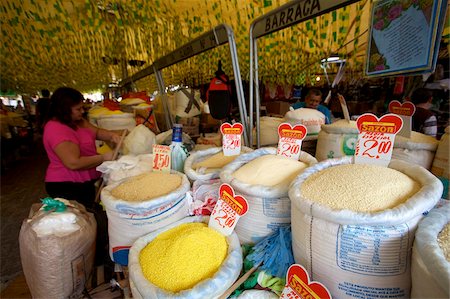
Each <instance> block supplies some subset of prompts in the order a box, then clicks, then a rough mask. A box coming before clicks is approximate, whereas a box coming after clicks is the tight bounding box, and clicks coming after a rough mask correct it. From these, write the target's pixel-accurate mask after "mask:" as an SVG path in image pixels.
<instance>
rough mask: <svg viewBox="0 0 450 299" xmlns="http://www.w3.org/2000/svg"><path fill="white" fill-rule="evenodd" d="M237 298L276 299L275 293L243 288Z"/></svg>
mask: <svg viewBox="0 0 450 299" xmlns="http://www.w3.org/2000/svg"><path fill="white" fill-rule="evenodd" d="M237 298H239V299H278V298H280V297H278V296H277V294H275V293H273V292H270V291H266V290H245V291H244V292H242V294H240V295H239V296H238V297H237Z"/></svg>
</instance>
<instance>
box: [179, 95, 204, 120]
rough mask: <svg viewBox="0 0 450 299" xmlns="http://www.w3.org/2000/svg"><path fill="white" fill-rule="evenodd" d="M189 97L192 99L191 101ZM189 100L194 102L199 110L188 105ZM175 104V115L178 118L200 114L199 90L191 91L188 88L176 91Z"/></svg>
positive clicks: (191, 104) (190, 104)
mask: <svg viewBox="0 0 450 299" xmlns="http://www.w3.org/2000/svg"><path fill="white" fill-rule="evenodd" d="M185 92H186V93H187V94H188V95H189V97H188V96H187V95H186V94H185ZM190 97H193V99H191V98H190ZM191 100H193V101H195V102H196V103H197V104H198V106H199V107H200V109H198V107H197V106H196V105H194V104H193V103H190V102H191ZM175 103H176V109H175V115H176V116H178V117H181V118H189V117H194V116H197V115H200V114H201V111H202V106H203V102H202V100H201V98H200V91H199V90H191V89H190V88H187V89H184V90H178V91H177V92H175ZM189 108H190V109H189Z"/></svg>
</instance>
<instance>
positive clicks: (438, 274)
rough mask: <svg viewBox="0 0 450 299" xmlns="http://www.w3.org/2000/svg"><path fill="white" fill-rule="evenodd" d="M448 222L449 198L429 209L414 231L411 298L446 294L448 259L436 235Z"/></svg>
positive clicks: (448, 289) (449, 292) (449, 287)
mask: <svg viewBox="0 0 450 299" xmlns="http://www.w3.org/2000/svg"><path fill="white" fill-rule="evenodd" d="M449 222H450V202H449V201H443V206H441V207H439V208H435V209H433V210H431V212H430V213H428V215H426V216H425V217H424V218H423V219H422V221H420V222H419V226H418V227H417V231H416V238H415V241H414V246H413V251H412V262H411V278H412V288H411V298H449V296H450V283H449V282H450V262H448V261H447V260H446V259H445V256H444V254H443V253H442V249H441V247H440V246H439V244H438V242H437V236H438V234H439V233H440V232H441V231H442V229H443V228H444V227H445V226H446V225H447V223H449Z"/></svg>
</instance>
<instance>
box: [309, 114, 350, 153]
mask: <svg viewBox="0 0 450 299" xmlns="http://www.w3.org/2000/svg"><path fill="white" fill-rule="evenodd" d="M353 125H354V126H353ZM350 126H352V127H350ZM357 140H358V128H357V127H356V121H351V123H348V122H347V121H346V120H339V121H337V122H335V123H332V124H329V125H322V130H321V131H320V132H319V136H318V138H317V147H316V154H315V157H316V159H317V160H318V161H323V160H326V159H332V158H340V157H343V156H353V155H354V154H355V146H356V141H357Z"/></svg>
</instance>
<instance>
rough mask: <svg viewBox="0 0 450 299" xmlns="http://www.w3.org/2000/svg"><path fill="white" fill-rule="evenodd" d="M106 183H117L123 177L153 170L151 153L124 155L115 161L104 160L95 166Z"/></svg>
mask: <svg viewBox="0 0 450 299" xmlns="http://www.w3.org/2000/svg"><path fill="white" fill-rule="evenodd" d="M96 169H97V171H100V172H101V173H102V174H103V175H102V178H103V181H104V182H105V184H106V185H111V184H115V183H119V182H121V181H122V180H124V179H127V178H129V177H132V176H136V175H139V174H142V173H146V172H150V171H152V170H153V155H152V154H144V155H138V156H132V155H125V156H122V157H120V158H119V159H118V160H115V161H105V162H103V163H102V164H100V165H99V166H97V168H96Z"/></svg>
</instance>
